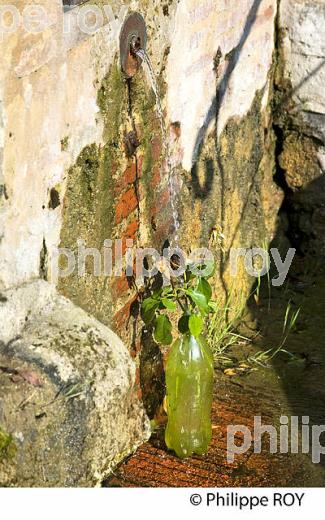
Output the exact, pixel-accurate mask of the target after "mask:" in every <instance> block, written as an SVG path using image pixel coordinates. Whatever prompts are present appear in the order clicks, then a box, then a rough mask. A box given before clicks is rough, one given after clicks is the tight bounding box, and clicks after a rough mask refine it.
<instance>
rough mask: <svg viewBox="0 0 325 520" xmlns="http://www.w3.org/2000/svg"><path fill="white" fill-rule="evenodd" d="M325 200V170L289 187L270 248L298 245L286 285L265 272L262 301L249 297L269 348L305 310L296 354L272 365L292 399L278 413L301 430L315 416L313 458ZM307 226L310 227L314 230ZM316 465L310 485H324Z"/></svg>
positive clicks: (321, 420) (324, 404) (319, 393)
mask: <svg viewBox="0 0 325 520" xmlns="http://www.w3.org/2000/svg"><path fill="white" fill-rule="evenodd" d="M324 205H325V176H324V175H322V176H320V177H318V178H317V179H315V180H313V181H312V182H310V183H309V184H308V185H306V186H305V187H304V188H303V189H301V190H298V191H295V192H293V191H288V193H287V195H286V200H285V201H284V204H283V208H282V209H281V211H280V217H281V216H282V218H280V219H279V220H280V222H279V227H278V229H277V233H276V236H275V238H274V240H273V242H272V243H271V245H270V248H271V247H276V248H278V249H279V250H280V252H281V256H283V257H285V254H286V252H287V250H288V247H295V248H296V249H297V251H296V256H295V259H294V262H293V264H292V266H291V268H290V270H289V273H288V277H287V279H286V281H285V284H284V286H283V287H281V288H276V287H273V286H271V285H270V284H269V282H268V280H267V277H266V276H265V277H263V278H262V283H261V288H260V295H261V296H260V297H259V303H258V304H257V303H256V301H255V300H254V298H253V297H252V298H250V299H249V301H248V307H249V309H250V311H251V313H252V315H253V316H254V318H255V320H256V322H257V325H258V330H259V331H260V333H259V339H258V350H265V351H266V350H267V349H269V348H275V347H276V346H277V345H279V344H280V343H281V340H282V339H283V332H282V331H283V324H284V319H285V315H286V312H287V309H288V304H289V303H290V306H291V312H292V313H293V312H294V311H295V310H297V309H300V314H299V317H298V320H297V325H296V327H295V328H294V329H293V330H292V332H291V333H290V335H289V337H288V339H287V341H286V344H285V346H284V348H285V350H286V351H287V352H288V353H290V354H293V356H291V355H290V354H289V355H288V354H285V353H282V354H281V353H280V354H279V355H278V356H277V357H276V358H274V360H273V361H272V365H273V369H274V370H275V371H276V373H277V374H278V376H279V378H280V380H281V386H282V390H283V393H284V395H285V397H286V401H287V408H286V409H279V410H277V414H278V415H277V416H278V417H279V418H280V415H281V414H283V415H285V416H289V424H290V417H292V416H296V417H298V421H299V430H300V431H301V420H302V419H301V418H302V417H307V418H309V428H310V430H309V431H310V439H309V442H310V452H309V455H308V457H309V458H310V457H311V453H312V435H311V428H312V426H314V425H317V426H320V425H323V424H325V379H324V369H325V322H324V316H325V211H324ZM288 211H289V213H288ZM320 217H321V218H320ZM307 230H310V231H309V233H308V232H307ZM274 274H275V269H274ZM271 278H272V276H271ZM255 288H256V287H253V288H252V289H253V290H254V289H255ZM282 402H283V401H282ZM320 442H321V444H322V445H324V433H323V434H322V435H321V436H320ZM299 446H301V445H299ZM314 447H315V445H314ZM299 450H300V451H299V453H301V449H300V448H299ZM313 467H314V474H313V475H312V474H309V473H308V472H307V473H306V477H305V478H306V482H305V485H307V486H308V485H324V481H323V480H322V479H324V475H323V473H322V471H323V470H324V469H325V457H324V456H321V459H320V464H315V465H313ZM315 479H316V480H317V479H318V480H317V481H316V480H315ZM319 479H320V480H319Z"/></svg>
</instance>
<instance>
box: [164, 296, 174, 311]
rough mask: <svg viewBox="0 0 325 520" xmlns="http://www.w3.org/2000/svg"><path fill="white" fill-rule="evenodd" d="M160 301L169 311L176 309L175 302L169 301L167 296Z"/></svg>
mask: <svg viewBox="0 0 325 520" xmlns="http://www.w3.org/2000/svg"><path fill="white" fill-rule="evenodd" d="M161 303H162V304H163V306H164V307H165V308H166V309H168V310H169V311H176V309H177V305H176V303H175V302H173V301H171V300H168V299H167V298H163V299H162V300H161Z"/></svg>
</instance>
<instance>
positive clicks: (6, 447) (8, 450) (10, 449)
mask: <svg viewBox="0 0 325 520" xmlns="http://www.w3.org/2000/svg"><path fill="white" fill-rule="evenodd" d="M16 451H17V447H16V444H15V443H14V441H13V438H12V436H11V435H10V434H8V433H5V432H4V431H3V430H2V428H0V462H1V460H4V459H6V460H10V459H12V458H13V457H14V456H15V455H16Z"/></svg>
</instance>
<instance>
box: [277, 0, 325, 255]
mask: <svg viewBox="0 0 325 520" xmlns="http://www.w3.org/2000/svg"><path fill="white" fill-rule="evenodd" d="M324 15H325V2H324V1H323V0H311V1H307V2H302V1H298V0H282V1H281V3H280V12H279V34H278V49H279V53H278V71H277V75H276V96H275V122H276V124H277V126H278V137H279V142H280V143H281V144H280V146H279V153H280V156H279V167H280V169H281V170H282V175H283V179H284V182H285V189H286V192H287V196H286V203H285V207H286V212H287V214H288V215H289V225H290V228H289V237H290V239H291V241H292V242H293V244H294V245H295V246H296V248H297V249H298V251H299V252H301V253H302V254H306V253H308V254H311V255H312V256H314V257H316V258H319V259H322V261H323V260H324V258H325V197H324V193H325V191H324V189H325V176H324V172H325V97H324V88H323V86H324V81H325V43H324V42H325V37H324V24H323V23H322V21H323V20H324Z"/></svg>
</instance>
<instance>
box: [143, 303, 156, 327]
mask: <svg viewBox="0 0 325 520" xmlns="http://www.w3.org/2000/svg"><path fill="white" fill-rule="evenodd" d="M159 304H160V302H159V301H158V300H155V299H154V298H146V299H145V300H144V301H143V303H142V306H141V315H142V319H143V321H144V323H145V324H146V325H149V323H151V322H152V320H153V319H154V318H155V316H156V310H157V309H158V307H159Z"/></svg>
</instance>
